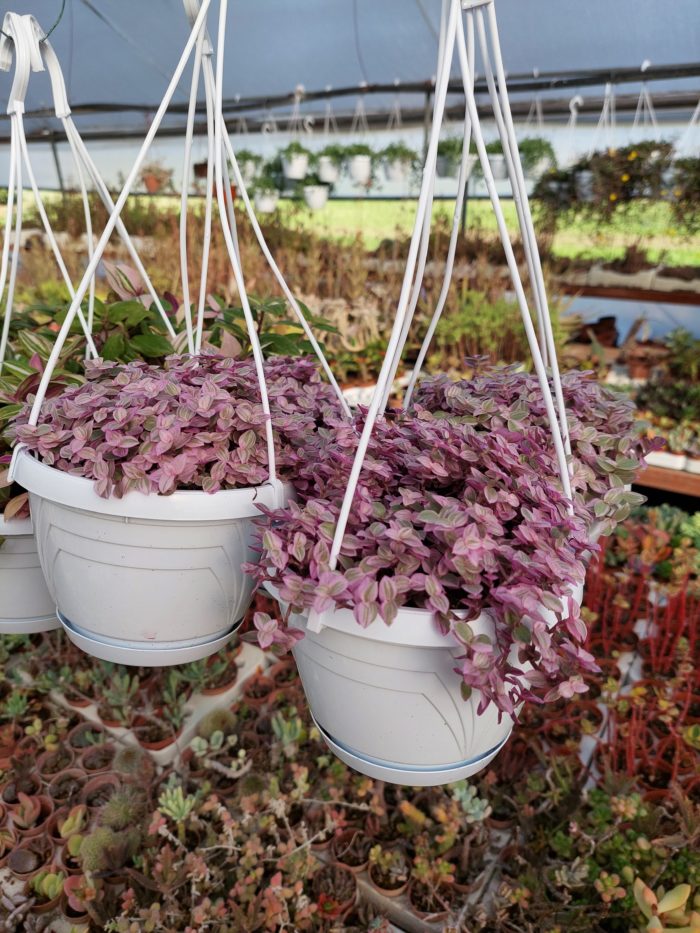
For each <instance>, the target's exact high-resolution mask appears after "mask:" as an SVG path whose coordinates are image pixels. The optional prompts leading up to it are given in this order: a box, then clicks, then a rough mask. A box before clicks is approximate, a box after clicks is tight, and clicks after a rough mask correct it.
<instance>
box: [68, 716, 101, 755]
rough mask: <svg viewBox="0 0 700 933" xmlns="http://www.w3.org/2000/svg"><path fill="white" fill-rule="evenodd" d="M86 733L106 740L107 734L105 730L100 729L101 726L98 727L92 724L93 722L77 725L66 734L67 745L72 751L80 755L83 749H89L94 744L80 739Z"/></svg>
mask: <svg viewBox="0 0 700 933" xmlns="http://www.w3.org/2000/svg"><path fill="white" fill-rule="evenodd" d="M86 733H94V734H95V735H99V736H101V737H102V739H103V740H104V739H106V738H107V734H106V732H105V730H104V729H103V728H102V726H100V725H98V724H97V723H94V722H81V723H78V725H77V726H75V727H74V728H73V729H71V730H70V732H69V733H68V736H67V739H66V741H67V742H68V744H69V745H70V747H71V748H72V749H73V750H74V751H76V752H78V753H80V752H82V751H83V750H84V749H86V748H89V747H90V746H92V745H94V744H95V743H94V742H88V741H85V740H84V739H83V738H82V737H83V736H85V734H86Z"/></svg>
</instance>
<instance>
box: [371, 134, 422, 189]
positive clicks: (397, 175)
mask: <svg viewBox="0 0 700 933" xmlns="http://www.w3.org/2000/svg"><path fill="white" fill-rule="evenodd" d="M378 158H379V161H380V162H381V163H382V165H383V166H384V172H385V174H386V177H387V181H391V182H397V183H405V182H406V181H408V178H409V176H410V174H411V172H415V170H416V168H417V167H418V164H419V161H420V160H419V158H418V153H417V152H414V150H413V149H410V148H409V147H408V146H407V145H406V144H405V143H402V142H397V143H391V145H389V146H387V147H386V149H382V151H381V152H380V153H379V156H378Z"/></svg>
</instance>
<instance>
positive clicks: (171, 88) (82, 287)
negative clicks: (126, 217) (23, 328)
mask: <svg viewBox="0 0 700 933" xmlns="http://www.w3.org/2000/svg"><path fill="white" fill-rule="evenodd" d="M210 4H211V0H202V8H201V10H200V13H199V15H198V17H197V22H196V26H195V29H193V31H192V33H191V35H190V37H189V39H188V40H187V43H186V45H185V48H184V51H183V53H182V56H181V57H180V61H179V62H178V64H177V67H176V68H175V72H174V74H173V77H172V79H171V81H170V84H169V85H168V88H167V90H166V92H165V96H164V97H163V100H162V101H161V103H160V105H159V107H158V110H157V112H156V114H155V116H154V118H153V121H152V123H151V125H150V127H149V129H148V133H147V134H146V138H145V140H144V142H143V144H142V146H141V148H140V150H139V153H138V155H137V157H136V161H135V162H134V165H133V166H132V168H131V171H130V172H129V175H128V177H127V179H126V183H125V185H124V188H123V190H122V192H121V194H120V195H119V198H118V199H117V202H116V204H115V206H114V210H113V211H112V213H111V215H110V217H109V219H108V221H107V224H106V226H105V229H104V231H103V233H102V236H101V237H100V240H99V242H98V244H97V246H96V248H95V253H94V255H93V257H92V259H91V260H90V262H89V264H88V267H87V269H86V271H85V274H84V275H83V278H82V280H81V282H80V284H79V286H78V288H77V290H76V293H75V297H74V299H73V301H72V303H71V306H70V308H69V310H68V314H67V315H66V318H65V320H64V322H63V325H62V326H61V329H60V331H59V333H58V335H57V337H56V342H55V343H54V346H53V349H52V351H51V355H50V356H49V360H48V363H47V366H46V369H45V371H44V374H43V376H42V379H41V382H40V384H39V388H38V390H37V394H36V398H35V400H34V404H33V406H32V410H31V413H30V416H29V424H30V425H35V424H36V423H37V421H38V419H39V413H40V411H41V406H42V405H43V402H44V398H45V397H46V391H47V389H48V386H49V383H50V381H51V377H52V375H53V371H54V369H55V366H56V363H57V361H58V359H59V356H60V354H61V351H62V350H63V345H64V344H65V341H66V338H67V337H68V334H69V332H70V328H71V327H72V325H73V321H74V320H75V318H76V316H77V314H78V310H79V308H80V303H81V302H82V300H83V298H84V297H85V294H86V293H87V290H88V287H89V284H90V279H91V278H92V277H93V276H94V274H95V272H96V271H97V266H98V264H99V262H100V261H101V259H102V256H103V254H104V250H105V248H106V246H107V243H108V241H109V238H110V236H111V235H112V233H113V231H114V229H115V227H116V225H117V222H118V219H119V215H120V214H121V211H122V210H123V208H124V205H125V203H126V201H127V199H128V197H129V195H130V193H131V189H132V187H133V186H134V184H135V182H136V181H137V179H138V177H139V173H140V171H141V167H142V165H143V163H144V160H145V158H146V155H147V153H148V150H149V149H150V147H151V144H152V142H153V140H154V138H155V136H156V133H157V132H158V128H159V127H160V124H161V123H162V121H163V117H164V116H165V113H166V111H167V109H168V106H169V105H170V101H171V100H172V97H173V95H174V93H175V90H176V88H177V86H178V84H179V82H180V79H181V77H182V73H183V71H184V70H185V67H186V65H187V62H188V60H189V58H190V56H191V54H192V50H193V48H194V45H195V43H196V41H197V37H198V35H199V32H200V30H201V29H202V27H203V24H204V22H205V19H206V14H207V10H208V9H209V6H210ZM17 450H18V448H15V455H14V457H13V460H16V455H17ZM10 469H11V472H12V465H11V467H10Z"/></svg>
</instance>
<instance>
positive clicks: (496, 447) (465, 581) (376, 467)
mask: <svg viewBox="0 0 700 933" xmlns="http://www.w3.org/2000/svg"><path fill="white" fill-rule="evenodd" d="M362 418H363V415H362V414H361V415H360V416H358V419H357V423H356V424H355V425H354V426H353V425H347V424H341V423H337V424H336V425H335V426H331V427H327V428H322V429H320V430H319V431H318V432H317V433H316V434H315V435H313V436H310V437H308V438H307V440H306V443H305V444H304V445H302V446H300V447H299V448H298V449H297V451H296V456H295V461H294V463H293V466H292V471H293V474H294V476H295V487H296V490H297V493H298V497H299V498H298V502H292V503H290V505H289V507H288V508H287V509H283V510H276V511H269V512H267V513H266V518H265V519H264V520H262V521H261V526H262V527H261V550H262V561H261V563H260V565H259V566H249V567H248V568H247V569H248V571H249V572H250V573H251V574H254V575H255V576H256V577H257V579H258V581H259V582H261V583H262V582H268V583H270V584H271V585H272V586H273V587H274V588H276V590H277V591H278V593H279V596H280V599H281V601H282V602H283V603H284V604H286V605H288V606H289V607H291V611H296V612H304V611H306V610H309V609H314V610H317V611H325V610H333V609H334V608H338V607H341V608H347V609H351V610H352V611H353V613H354V615H355V618H356V620H357V622H358V624H359V625H361V626H367V625H369V624H371V623H372V622H373V621H374V620H375V619H377V618H381V619H383V620H384V622H385V623H387V624H391V623H392V622H393V620H394V619H395V617H396V614H397V611H398V609H399V608H400V607H402V606H410V607H415V608H421V609H426V610H428V611H429V612H430V613H431V614H432V615H433V617H434V619H435V621H436V623H437V624H438V625H439V626H440V628H441V630H442V631H443V632H444V633H445V634H448V633H450V632H451V633H453V634H454V636H456V638H457V640H458V641H459V643H460V644H461V646H462V649H463V652H462V654H461V656H460V658H459V661H458V662H457V663H458V668H457V673H458V674H459V676H460V677H461V678H462V681H463V684H464V687H463V692H464V694H465V695H469V694H470V692H471V691H472V690H479V691H480V693H481V697H480V704H479V709H480V710H483V709H484V708H485V707H486V706H488V704H489V703H491V702H493V703H495V704H496V705H497V706H498V708H499V709H500V710H501V711H503V712H504V713H507V714H511V715H514V714H515V711H516V709H517V707H518V704H520V703H521V702H523V701H525V700H542V699H545V700H552V699H555V698H557V697H559V696H570V695H571V694H572V693H574V692H581V691H583V690H585V686H584V684H583V681H582V678H581V672H582V671H584V670H592V669H595V663H594V661H593V658H592V657H591V656H590V655H589V654H588V653H587V652H586V651H584V649H583V647H582V645H583V641H584V639H585V635H586V629H585V626H584V624H583V622H582V621H581V619H580V616H579V610H578V606H577V604H576V603H575V601H574V600H573V599H571V595H570V594H571V592H572V589H573V588H575V587H576V586H577V585H579V584H581V583H582V582H583V578H584V572H585V565H584V558H585V556H586V552H588V551H590V549H591V547H592V545H591V542H590V540H589V534H588V524H589V520H590V509H589V507H588V506H587V505H584V504H583V503H581V502H578V501H577V502H575V503H574V505H573V509H571V508H569V503H568V501H567V500H566V498H565V497H564V495H563V493H562V491H561V489H560V484H559V481H558V479H557V477H556V475H555V474H554V473H553V470H552V458H551V454H550V452H549V444H545V443H543V440H542V432H541V430H540V429H538V428H536V427H528V426H523V425H522V424H520V423H519V424H518V426H517V429H516V430H513V429H512V427H510V426H508V425H507V424H504V425H502V426H499V427H496V428H494V429H493V430H491V431H488V432H487V431H483V430H480V429H479V428H478V426H474V425H472V424H468V423H466V421H464V420H463V419H459V418H456V419H455V418H446V417H436V416H434V415H432V414H431V413H430V412H427V411H425V410H422V411H417V412H416V413H409V414H406V415H398V416H396V417H393V418H386V419H384V420H383V421H380V422H379V423H378V424H377V425H376V428H375V430H374V432H373V435H372V439H371V441H370V445H369V450H368V455H367V458H366V460H365V464H364V467H363V470H362V475H361V479H360V483H359V486H358V489H357V492H356V495H355V498H354V502H353V509H352V514H351V518H350V522H349V524H348V528H347V533H346V535H345V538H344V540H343V545H342V549H341V552H340V558H339V562H338V566H337V569H336V570H331V569H330V560H329V556H330V545H331V541H332V537H333V533H334V530H335V526H336V522H337V518H338V514H339V510H340V505H341V502H342V499H343V496H344V493H345V490H346V488H347V482H348V476H349V473H350V467H351V464H352V460H353V456H354V453H355V449H356V447H357V438H358V433H357V432H358V430H359V429H360V428H361V422H362ZM593 547H594V548H595V545H593ZM483 612H488V613H489V615H490V616H491V618H492V620H493V626H494V627H493V637H491V638H489V637H486V636H483V635H478V636H477V635H475V633H474V631H473V629H472V627H471V626H470V624H469V623H470V621H473V620H475V619H476V618H477V617H478V616H479V615H480V614H481V613H483ZM553 619H554V620H555V621H554V624H552V620H553ZM426 624H430V623H428V622H426ZM255 625H256V628H257V630H258V633H259V637H260V638H262V639H264V641H265V643H266V644H268V645H270V644H277V645H278V646H279V647H280V648H285V647H288V646H289V644H290V643H291V642H292V641H293V638H294V637H295V635H294V630H293V629H292V628H290V626H289V612H288V614H287V618H286V619H285V620H284V621H283V622H282V623H278V625H277V626H275V624H274V622H273V621H272V620H270V619H269V617H267V616H265V615H264V614H258V616H257V617H256V619H255Z"/></svg>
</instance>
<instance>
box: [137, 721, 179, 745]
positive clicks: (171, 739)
mask: <svg viewBox="0 0 700 933" xmlns="http://www.w3.org/2000/svg"><path fill="white" fill-rule="evenodd" d="M148 725H151V723H149V722H148V720H147V719H143V718H142V717H140V716H137V717H136V718H135V719H134V724H133V729H134V734H135V735H136V741H137V742H138V743H139V745H140V746H141V748H144V749H146V750H147V751H151V752H160V751H162V750H163V749H164V748H168V747H169V746H170V745H173V744H174V743H175V742H177V740H178V739H179V738H180V735H181V734H182V727H180V728H179V729H178V731H177V732H176V733H175V734H174V735H166V736H165V737H164V738H162V739H158V740H157V741H155V742H150V741H148V739H142V738H140V737H139V728H141V729H143V728H144V727H145V726H148Z"/></svg>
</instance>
